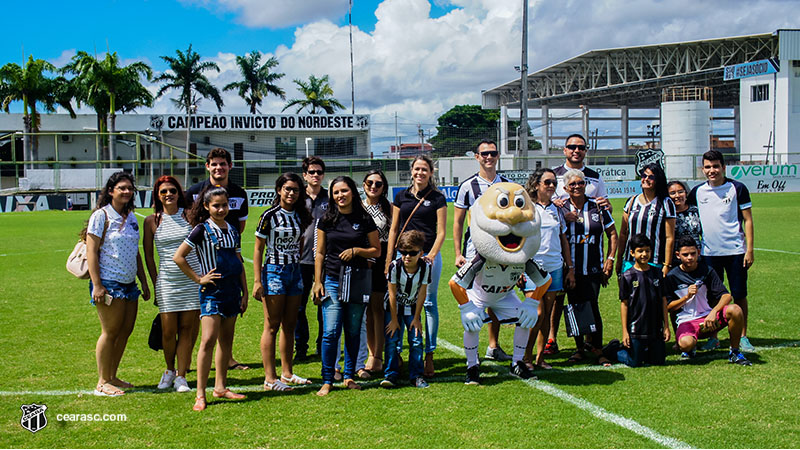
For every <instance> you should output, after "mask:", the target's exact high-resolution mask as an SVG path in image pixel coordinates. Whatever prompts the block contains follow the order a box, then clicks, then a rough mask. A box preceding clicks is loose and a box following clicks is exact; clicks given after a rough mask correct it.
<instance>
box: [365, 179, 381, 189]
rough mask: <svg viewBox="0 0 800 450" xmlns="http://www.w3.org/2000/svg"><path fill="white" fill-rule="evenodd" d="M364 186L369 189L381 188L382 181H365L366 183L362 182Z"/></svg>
mask: <svg viewBox="0 0 800 450" xmlns="http://www.w3.org/2000/svg"><path fill="white" fill-rule="evenodd" d="M364 184H366V185H367V186H369V187H373V186H375V187H376V188H379V187H383V181H380V180H377V181H372V180H367V181H365V182H364Z"/></svg>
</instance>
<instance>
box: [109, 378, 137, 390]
mask: <svg viewBox="0 0 800 450" xmlns="http://www.w3.org/2000/svg"><path fill="white" fill-rule="evenodd" d="M110 384H112V385H114V386H116V387H118V388H120V389H133V387H134V386H133V385H132V384H131V383H128V382H127V381H124V380H120V379H119V378H116V379H114V380H111V381H110Z"/></svg>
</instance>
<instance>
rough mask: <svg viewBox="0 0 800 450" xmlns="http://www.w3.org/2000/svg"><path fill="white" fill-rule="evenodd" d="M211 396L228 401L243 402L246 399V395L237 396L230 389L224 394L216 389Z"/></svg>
mask: <svg viewBox="0 0 800 450" xmlns="http://www.w3.org/2000/svg"><path fill="white" fill-rule="evenodd" d="M211 394H212V395H213V396H214V398H227V399H228V400H241V399H243V398H244V397H245V396H244V394H237V393H235V392H233V391H232V390H230V389H225V390H224V391H222V392H217V390H216V389H214V390H212V391H211Z"/></svg>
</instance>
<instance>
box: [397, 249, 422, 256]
mask: <svg viewBox="0 0 800 450" xmlns="http://www.w3.org/2000/svg"><path fill="white" fill-rule="evenodd" d="M397 251H398V252H399V253H400V254H401V255H403V256H417V255H419V250H397Z"/></svg>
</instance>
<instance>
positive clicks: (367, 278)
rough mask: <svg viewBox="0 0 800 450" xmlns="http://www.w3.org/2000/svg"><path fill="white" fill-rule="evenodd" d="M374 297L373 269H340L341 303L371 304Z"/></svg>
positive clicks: (345, 267) (348, 267) (347, 267)
mask: <svg viewBox="0 0 800 450" xmlns="http://www.w3.org/2000/svg"><path fill="white" fill-rule="evenodd" d="M370 295H372V269H368V268H365V267H351V266H344V265H343V266H342V267H341V268H340V269H339V301H340V302H344V303H369V297H370Z"/></svg>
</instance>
